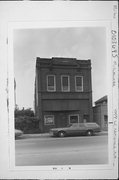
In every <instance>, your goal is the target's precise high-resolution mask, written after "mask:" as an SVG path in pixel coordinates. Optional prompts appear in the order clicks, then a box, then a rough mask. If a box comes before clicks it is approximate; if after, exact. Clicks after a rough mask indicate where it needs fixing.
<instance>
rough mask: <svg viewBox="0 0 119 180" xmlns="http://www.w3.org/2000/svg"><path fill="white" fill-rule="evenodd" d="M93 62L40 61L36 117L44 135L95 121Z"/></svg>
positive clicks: (37, 73)
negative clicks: (93, 108) (68, 126)
mask: <svg viewBox="0 0 119 180" xmlns="http://www.w3.org/2000/svg"><path fill="white" fill-rule="evenodd" d="M92 113H93V111H92V84H91V60H77V59H74V58H59V57H56V58H55V57H53V58H51V59H47V58H39V57H38V58H37V60H36V78H35V114H36V116H37V117H38V118H39V128H40V129H41V132H48V131H49V129H50V128H54V127H65V126H67V125H68V124H71V123H77V122H83V121H87V122H90V121H93V114H92Z"/></svg>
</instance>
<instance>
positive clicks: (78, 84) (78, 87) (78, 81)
mask: <svg viewBox="0 0 119 180" xmlns="http://www.w3.org/2000/svg"><path fill="white" fill-rule="evenodd" d="M75 91H83V76H75Z"/></svg>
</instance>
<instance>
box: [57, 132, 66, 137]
mask: <svg viewBox="0 0 119 180" xmlns="http://www.w3.org/2000/svg"><path fill="white" fill-rule="evenodd" d="M65 135H66V133H65V132H64V131H60V132H58V136H59V137H65Z"/></svg>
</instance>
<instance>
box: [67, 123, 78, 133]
mask: <svg viewBox="0 0 119 180" xmlns="http://www.w3.org/2000/svg"><path fill="white" fill-rule="evenodd" d="M67 133H68V134H69V135H77V134H79V124H78V123H74V124H72V125H71V126H70V127H69V128H68V130H67Z"/></svg>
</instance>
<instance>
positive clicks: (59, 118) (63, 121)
mask: <svg viewBox="0 0 119 180" xmlns="http://www.w3.org/2000/svg"><path fill="white" fill-rule="evenodd" d="M66 125H67V115H66V113H65V112H57V115H56V126H57V127H58V128H59V127H66Z"/></svg>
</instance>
